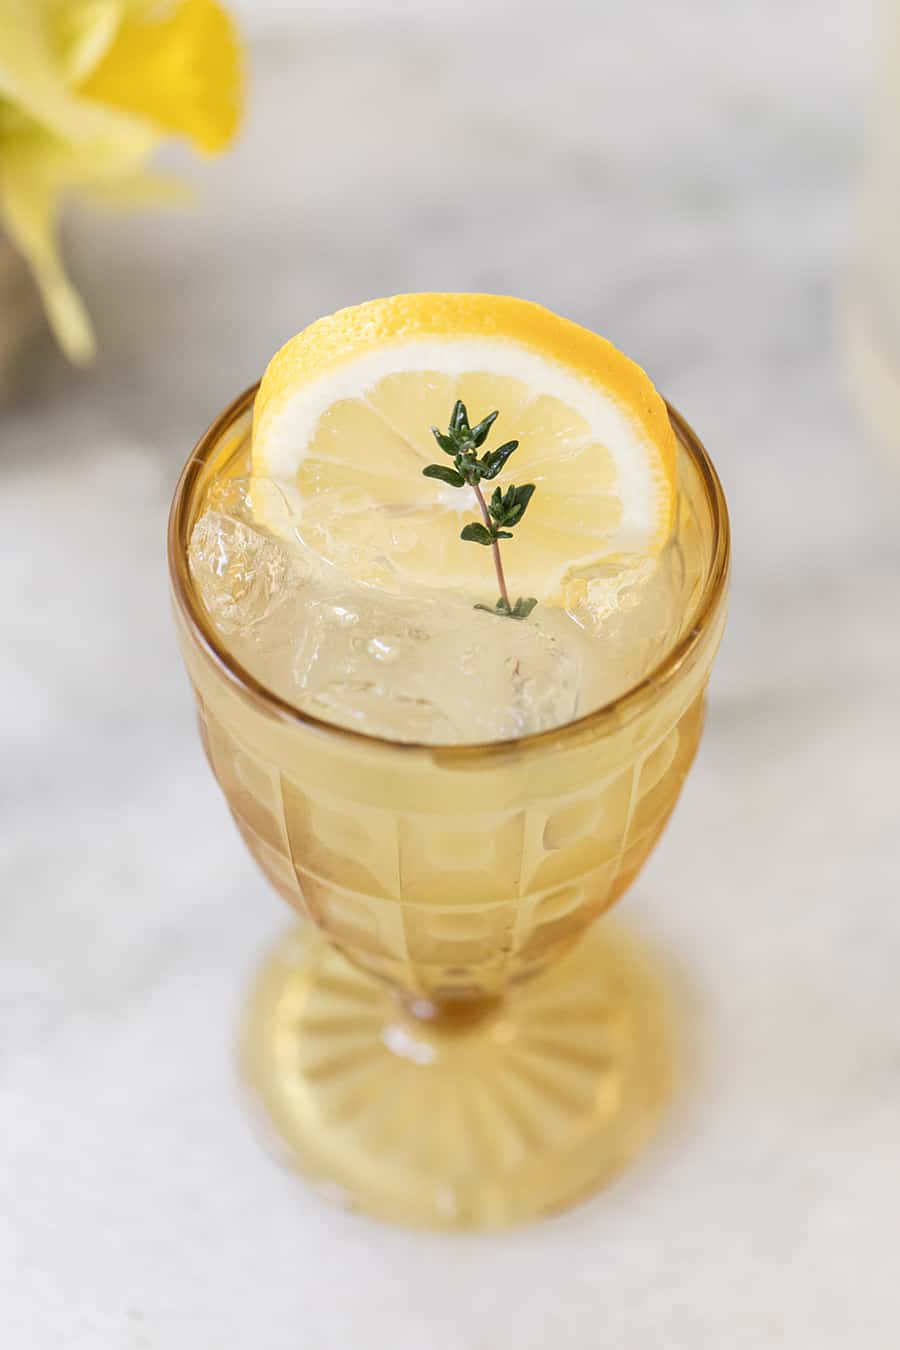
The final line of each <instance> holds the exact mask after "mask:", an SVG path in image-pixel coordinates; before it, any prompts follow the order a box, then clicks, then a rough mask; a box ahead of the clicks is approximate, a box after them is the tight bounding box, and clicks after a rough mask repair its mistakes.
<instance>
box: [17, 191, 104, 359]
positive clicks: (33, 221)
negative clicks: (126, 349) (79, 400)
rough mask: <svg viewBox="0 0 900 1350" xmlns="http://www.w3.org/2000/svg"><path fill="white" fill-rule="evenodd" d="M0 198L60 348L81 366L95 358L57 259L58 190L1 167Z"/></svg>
mask: <svg viewBox="0 0 900 1350" xmlns="http://www.w3.org/2000/svg"><path fill="white" fill-rule="evenodd" d="M0 202H2V205H3V213H4V217H5V223H6V228H7V230H8V231H9V234H10V237H11V239H12V241H13V243H14V244H15V245H16V246H17V247H18V248H19V249H20V250H21V252H22V254H23V255H24V257H25V259H26V260H27V262H28V264H29V266H30V267H31V270H32V272H33V274H34V278H35V280H36V282H37V284H38V286H39V287H40V291H41V295H42V297H43V301H44V307H45V309H46V311H47V317H48V319H49V320H50V324H51V326H52V328H53V331H54V332H55V333H56V336H57V338H58V339H59V343H60V346H61V347H62V348H63V350H64V352H65V353H66V355H67V356H68V357H69V359H70V360H71V361H74V362H75V363H76V364H78V365H86V364H87V363H88V362H89V361H91V360H92V359H93V356H94V352H95V342H94V333H93V329H92V328H91V321H90V319H89V318H88V316H87V311H86V310H85V308H84V305H83V304H82V303H81V299H80V297H79V295H78V292H77V291H76V290H75V288H74V287H73V286H72V283H71V282H70V281H69V279H68V277H67V276H66V273H65V270H64V268H63V265H62V261H61V259H60V255H59V245H58V242H57V238H56V217H57V211H58V193H57V192H56V190H55V189H54V188H53V186H52V184H51V183H50V182H49V181H48V180H46V179H43V178H41V176H40V175H34V174H27V173H18V174H14V173H11V172H9V171H8V170H7V169H5V168H4V169H3V170H0Z"/></svg>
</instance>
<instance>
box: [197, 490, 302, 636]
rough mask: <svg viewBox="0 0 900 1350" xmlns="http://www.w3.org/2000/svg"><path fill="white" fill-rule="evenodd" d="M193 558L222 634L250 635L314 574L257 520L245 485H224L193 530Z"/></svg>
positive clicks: (200, 588)
mask: <svg viewBox="0 0 900 1350" xmlns="http://www.w3.org/2000/svg"><path fill="white" fill-rule="evenodd" d="M188 562H189V565H190V569H191V577H192V579H193V582H194V585H195V586H196V588H197V590H198V592H199V594H200V598H201V600H202V601H203V604H204V606H205V607H206V609H207V611H208V612H209V614H210V617H211V618H212V619H213V621H214V623H215V624H216V627H217V628H218V629H219V632H220V633H221V634H222V635H223V637H240V636H249V635H250V630H252V629H259V628H260V627H261V626H262V625H264V624H265V623H266V621H267V620H269V619H270V618H271V617H272V615H273V614H274V613H275V611H276V610H278V609H279V608H280V607H282V606H283V605H285V604H287V603H291V602H294V601H296V597H297V592H298V588H299V587H302V586H304V585H305V584H306V583H307V582H308V580H309V569H308V568H305V567H304V566H303V564H302V562H301V559H300V556H299V555H298V554H297V552H296V550H294V549H291V548H290V546H289V545H288V544H286V543H285V542H284V541H283V540H281V539H278V538H276V537H275V536H273V535H271V534H269V533H268V532H267V531H266V530H265V529H263V528H261V527H260V526H259V525H257V524H254V523H253V521H252V515H251V513H250V507H249V503H248V501H247V497H246V492H245V488H244V485H243V484H242V483H240V482H233V483H229V484H223V485H220V487H219V489H218V491H217V492H216V495H215V497H214V499H213V505H212V506H211V508H210V509H209V510H207V511H206V512H204V514H203V515H202V516H201V517H200V519H199V520H198V521H197V523H196V524H195V526H194V529H193V531H192V533H191V541H190V547H189V550H188Z"/></svg>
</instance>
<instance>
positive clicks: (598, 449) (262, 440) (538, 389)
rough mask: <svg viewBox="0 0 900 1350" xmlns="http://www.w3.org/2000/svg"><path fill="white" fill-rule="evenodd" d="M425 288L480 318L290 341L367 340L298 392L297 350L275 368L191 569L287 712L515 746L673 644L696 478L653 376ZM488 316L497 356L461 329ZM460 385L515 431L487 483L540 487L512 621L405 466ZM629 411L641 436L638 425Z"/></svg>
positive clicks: (214, 493) (415, 466) (512, 566)
mask: <svg viewBox="0 0 900 1350" xmlns="http://www.w3.org/2000/svg"><path fill="white" fill-rule="evenodd" d="M400 299H401V300H404V301H405V300H407V298H404V297H401V298H400ZM419 299H420V297H409V298H408V300H409V301H414V300H419ZM421 299H422V300H423V301H426V302H429V301H430V302H431V310H434V309H438V310H439V309H440V306H441V305H446V304H448V302H450V303H451V305H452V302H453V301H454V300H456V301H461V302H467V301H484V302H485V304H484V305H482V306H481V307H478V306H474V311H475V318H474V320H473V318H472V311H473V306H471V305H470V306H469V307H468V308H466V307H465V306H463V305H460V306H458V307H457V310H456V312H455V313H453V317H454V318H459V319H461V321H462V324H463V326H464V328H465V336H464V337H462V338H460V337H459V336H458V335H455V338H454V340H449V339H446V338H445V339H444V340H443V342H442V344H441V345H439V344H438V343H437V341H436V340H435V336H434V334H433V333H432V332H431V331H429V329H430V326H431V321H430V313H431V311H430V310H429V311H427V312H426V315H425V318H424V320H421V319H419V320H418V322H419V324H420V327H421V326H422V324H423V323H424V327H425V330H426V331H425V332H424V334H423V333H422V332H417V333H416V335H415V336H416V341H415V342H410V341H409V337H408V333H409V329H410V323H409V320H408V308H404V309H403V310H402V314H403V319H404V324H403V335H402V339H401V340H400V341H395V342H393V343H392V342H391V341H390V340H388V339H387V338H386V337H385V336H384V334H383V333H382V332H381V330H379V334H378V338H379V340H378V342H377V344H376V345H374V346H370V345H369V344H368V342H367V341H366V340H365V332H364V340H363V341H362V342H360V341H359V330H360V328H361V327H362V328H363V330H365V323H367V322H370V314H369V311H370V310H371V308H372V307H370V306H361V307H359V308H358V309H357V310H356V311H344V312H343V313H342V315H338V316H333V317H332V319H331V320H326V321H322V323H321V324H320V325H313V326H312V328H311V329H308V330H306V334H312V335H313V337H312V339H311V340H309V341H308V342H307V345H306V349H305V351H304V352H302V353H301V356H302V357H305V358H306V359H307V360H308V359H309V353H310V352H313V353H314V354H315V356H316V359H318V357H319V352H320V351H321V348H322V346H323V345H325V346H326V347H327V345H328V342H329V341H331V342H334V338H333V334H332V332H331V331H330V330H329V328H328V325H334V324H335V322H336V321H338V320H341V319H342V318H343V316H346V315H348V314H349V315H350V316H352V318H350V319H349V320H348V319H346V318H344V319H343V330H344V332H345V333H346V331H347V329H348V328H349V330H350V331H351V336H352V337H353V338H355V339H356V342H357V346H359V347H362V351H361V353H360V354H359V355H358V356H357V358H356V360H355V361H351V362H347V361H346V357H345V353H346V348H347V346H348V345H350V346H352V343H348V342H347V341H344V342H343V343H342V344H340V345H339V346H338V349H337V353H336V359H337V374H335V373H334V371H333V369H332V365H331V364H328V365H327V366H326V368H325V370H324V373H323V372H322V370H320V369H318V368H317V369H316V370H315V372H314V377H313V378H312V379H311V380H310V381H307V382H306V383H304V381H303V378H302V375H298V364H299V363H298V359H297V354H296V351H292V350H290V348H291V344H289V348H287V349H285V352H286V353H287V356H285V354H284V353H282V354H280V355H279V357H277V358H276V360H275V362H273V364H272V366H271V367H270V372H269V373H268V374H267V377H266V380H267V381H268V382H269V386H270V387H268V388H267V384H266V381H264V383H263V387H262V389H261V391H260V395H259V396H258V399H257V411H256V417H255V427H254V437H253V440H252V443H251V444H249V445H246V444H245V445H241V446H239V447H237V448H236V449H235V451H234V453H233V454H232V456H231V457H230V459H229V460H228V462H227V463H226V464H224V465H223V466H222V468H221V471H220V472H219V473H218V475H216V476H215V477H214V478H213V479H212V480H211V482H210V483H209V485H208V488H207V492H206V495H205V499H204V502H203V507H202V511H201V513H200V514H199V518H198V519H197V521H196V523H195V525H194V527H193V532H192V535H191V540H190V550H189V561H190V568H191V574H192V578H193V581H194V585H195V586H196V588H197V590H198V592H199V594H200V596H201V597H202V601H203V604H204V605H205V607H206V610H207V612H208V614H209V616H210V618H211V620H212V621H213V623H214V624H215V626H216V629H217V630H218V633H219V634H220V636H221V638H222V640H223V641H224V643H225V644H226V645H227V648H228V650H229V651H230V653H231V654H232V655H233V657H234V658H235V659H236V660H237V661H238V662H239V663H240V664H241V665H242V666H243V667H244V668H245V669H246V670H247V671H248V672H249V673H250V674H251V675H252V676H254V678H255V679H257V680H258V681H259V682H260V683H261V684H262V685H264V686H265V687H266V688H267V689H269V690H271V691H272V692H273V693H275V694H276V695H278V696H279V697H280V698H281V699H283V700H284V701H285V702H287V703H289V704H291V705H292V706H294V707H296V708H298V709H299V710H300V711H302V712H306V713H309V714H311V715H312V716H315V717H317V718H320V719H322V720H323V721H326V722H331V723H335V724H337V725H341V726H348V727H353V728H355V729H357V730H359V731H363V732H366V733H369V734H372V735H375V736H381V737H385V738H389V739H392V740H398V741H407V742H409V741H412V742H421V743H427V744H461V743H479V742H488V741H496V740H509V739H513V738H516V737H521V736H526V735H530V734H533V733H536V732H541V731H545V730H548V729H550V728H552V727H556V726H560V725H562V724H564V723H567V722H571V721H572V720H574V719H576V718H579V717H581V716H584V715H585V714H587V713H590V712H591V711H592V710H594V709H596V708H598V707H600V706H602V705H604V704H607V703H609V702H611V701H612V700H614V699H616V698H617V697H619V696H620V695H621V694H623V693H624V692H625V691H626V690H627V689H628V688H630V687H632V686H634V685H637V684H639V683H640V682H641V681H642V680H643V679H644V678H645V677H646V676H647V675H648V674H649V673H650V672H651V670H652V669H653V667H654V665H655V664H657V663H658V662H659V661H660V660H661V659H662V658H663V657H664V656H665V654H666V652H667V651H668V650H669V649H670V648H671V647H672V645H673V644H674V643H675V642H676V641H677V640H678V638H679V636H680V635H681V633H682V631H683V627H684V623H685V620H686V617H687V616H689V615H690V613H691V610H692V602H693V600H694V598H695V596H696V594H697V592H698V590H699V587H700V585H701V582H702V573H703V568H704V557H703V546H702V540H701V532H700V530H699V529H698V523H697V516H696V505H695V503H696V499H697V494H698V491H699V488H698V483H697V481H696V469H695V468H694V467H693V466H692V465H691V463H690V461H689V459H688V457H687V456H685V455H684V454H683V453H681V452H679V451H678V450H677V449H676V448H675V443H674V437H672V436H671V430H670V428H669V426H668V421H667V420H666V421H665V422H658V421H657V422H654V416H656V417H658V416H659V413H658V410H657V407H656V404H658V405H659V408H660V409H662V416H663V417H665V412H664V407H663V405H662V402H661V400H659V396H658V395H656V393H655V390H653V388H652V385H650V382H649V381H648V380H647V379H646V377H645V376H643V375H642V372H638V374H637V375H636V374H635V372H637V367H634V366H632V364H631V363H630V362H627V360H626V358H624V357H621V355H620V354H619V353H616V352H615V349H613V348H610V347H609V344H605V343H603V342H602V339H598V338H594V337H593V335H585V338H586V339H587V341H586V344H585V346H586V349H585V350H584V351H578V350H576V351H575V352H574V354H573V353H572V352H571V351H570V352H569V362H568V366H569V368H568V369H561V368H560V363H559V362H557V361H555V360H551V359H548V357H547V355H546V354H545V353H541V354H536V352H535V350H534V344H533V342H532V341H523V340H522V327H523V319H524V320H525V321H527V322H529V323H530V322H533V320H534V318H535V316H536V317H537V319H539V320H540V319H542V318H543V316H544V315H547V311H542V310H540V308H539V307H538V306H528V305H526V304H525V302H507V301H502V300H499V299H498V298H496V297H421ZM376 303H386V304H388V305H391V304H393V305H394V306H395V308H396V306H397V302H396V301H395V302H376ZM508 304H511V305H513V306H515V308H514V309H513V311H512V313H511V316H509V315H507V314H506V313H505V311H504V310H503V308H502V307H503V306H504V305H508ZM498 307H499V313H500V316H501V319H503V318H506V320H507V327H508V328H510V329H511V330H512V339H511V340H509V341H508V342H507V343H506V344H505V345H504V344H502V343H501V342H500V341H499V340H498V338H497V335H496V333H494V334H492V336H491V338H490V341H488V340H486V339H485V336H484V334H483V333H482V332H480V331H478V324H479V323H482V324H483V322H484V319H483V315H484V314H485V313H487V314H489V315H495V314H496V313H497V312H498ZM361 311H362V312H364V314H363V320H364V322H362V323H361V321H360V319H359V315H360V312H361ZM547 319H548V321H549V323H550V336H551V338H555V339H560V338H561V339H562V340H563V341H568V342H569V343H570V344H571V342H572V334H573V332H574V335H575V341H576V342H582V341H583V339H582V336H581V335H582V334H584V330H580V329H576V328H575V325H566V324H565V321H562V320H557V319H556V318H555V316H550V315H547ZM555 325H560V330H559V332H557V330H556V328H555ZM317 328H319V329H321V330H322V331H320V332H319V333H318V334H316V332H315V330H316V329H317ZM473 329H474V330H475V331H474V332H473ZM525 336H526V338H527V339H529V340H530V339H531V338H532V334H531V332H530V331H528V332H527V333H526V334H525ZM304 338H305V335H300V340H303V339H304ZM296 341H298V340H295V342H296ZM592 343H596V344H602V345H599V346H598V347H596V348H595V349H594V348H592V345H591V344H592ZM592 358H593V359H594V360H595V361H596V366H597V369H598V370H599V371H600V374H601V375H602V376H603V377H604V378H605V380H606V383H605V384H601V387H600V395H599V396H598V390H597V384H596V379H595V372H594V371H593V370H592V369H591V367H590V364H589V363H590V361H591V359H592ZM579 361H580V363H581V367H579ZM438 363H439V364H440V367H441V368H440V369H438V368H437V366H438ZM604 363H605V365H604ZM348 366H349V369H348ZM479 367H481V368H479ZM284 369H287V371H288V377H289V378H288V383H287V386H286V387H287V389H288V390H289V394H290V396H289V397H286V396H285V393H284V389H285V383H284V375H283V371H284ZM272 387H274V390H275V392H274V393H273V392H272ZM279 397H280V404H281V406H280V410H279V407H278V403H279ZM461 398H465V399H466V401H467V404H468V406H469V407H470V408H471V409H472V413H473V421H474V417H475V416H478V417H481V416H483V415H486V414H488V413H490V412H491V411H493V410H494V409H495V408H497V409H499V412H500V416H499V418H498V425H497V428H496V432H497V435H496V436H495V442H496V443H497V444H499V442H500V441H501V440H503V439H505V437H507V436H513V437H516V438H517V440H518V441H519V444H520V448H519V449H518V450H517V452H516V456H515V458H514V459H512V460H511V461H510V462H509V463H508V464H506V465H505V466H504V468H505V472H504V473H503V475H502V477H501V479H500V483H501V485H503V484H506V483H508V482H511V481H513V480H514V479H516V480H517V481H519V482H521V481H522V474H523V473H524V474H525V475H526V476H527V477H529V478H530V479H532V480H533V481H534V484H535V492H534V497H533V502H532V504H531V506H530V510H529V514H528V517H527V519H525V520H524V521H523V522H522V524H521V526H520V527H519V528H518V529H517V530H516V532H515V535H514V536H512V535H509V534H508V535H507V537H506V538H505V539H504V541H503V552H504V557H505V558H506V559H507V567H508V570H509V572H510V575H511V583H510V584H511V585H514V586H515V587H516V588H517V590H519V589H521V588H523V587H527V588H528V590H529V591H530V592H531V594H532V595H533V596H535V597H536V598H537V600H538V603H537V605H536V607H535V608H534V609H533V611H532V612H531V613H530V614H529V616H528V618H527V619H526V620H524V621H522V622H513V621H510V620H509V619H507V618H503V617H499V616H498V615H496V614H492V613H487V612H485V609H484V608H476V605H478V604H479V603H481V604H482V605H484V604H485V603H486V604H487V606H488V607H490V606H491V605H492V604H493V602H494V600H495V597H496V589H497V588H496V583H495V580H494V577H493V575H492V572H491V567H490V563H489V560H488V559H487V558H486V557H485V556H484V555H485V554H486V553H487V550H483V549H479V548H473V547H472V546H471V545H470V544H466V543H464V542H461V540H460V537H459V536H460V531H461V528H462V527H463V525H464V524H465V522H466V520H467V519H469V518H471V517H472V515H473V513H475V514H476V515H477V512H475V506H474V503H473V500H472V497H471V495H470V493H469V492H468V491H467V490H463V491H456V492H454V491H453V490H452V489H451V488H447V487H446V486H444V485H443V484H442V483H440V482H434V481H432V480H429V479H428V478H425V477H423V476H422V472H423V466H427V465H428V462H429V460H433V459H434V458H435V443H434V439H433V434H432V430H431V428H432V426H433V425H434V424H435V423H437V425H439V426H443V425H446V423H447V417H448V414H449V413H450V410H451V408H452V407H453V406H454V404H455V401H456V400H457V399H461ZM629 398H630V399H632V400H633V403H634V409H636V411H635V410H634V409H633V408H632V407H630V406H629V405H628V403H627V399H629ZM617 400H618V402H617ZM623 407H624V415H622V409H623ZM648 407H649V409H650V412H649V414H648V413H647V411H646V410H647V408H648ZM640 417H643V418H644V419H645V421H646V422H647V423H649V426H650V431H651V435H650V436H647V435H646V434H644V429H643V428H641V429H640V431H639V432H635V430H634V426H635V424H636V423H637V421H638V419H639V418H640ZM501 427H502V435H500V434H499V433H500V429H501ZM601 433H602V435H603V436H605V438H606V439H605V440H602V439H601V438H600V437H601ZM670 437H671V440H672V446H671V447H670V446H669V443H668V442H669V438H670ZM301 446H305V447H306V449H305V451H301V449H300V447H301ZM611 447H612V448H611ZM657 452H658V453H657ZM642 457H643V460H646V464H645V463H644V462H643V460H642ZM642 475H643V476H642ZM657 480H658V482H657Z"/></svg>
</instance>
